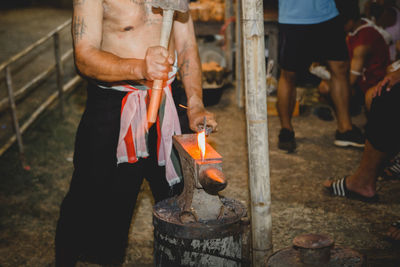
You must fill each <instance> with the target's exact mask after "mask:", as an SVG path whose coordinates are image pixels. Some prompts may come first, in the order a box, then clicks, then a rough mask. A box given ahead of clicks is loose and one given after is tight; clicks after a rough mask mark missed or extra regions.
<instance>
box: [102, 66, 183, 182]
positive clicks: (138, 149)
mask: <svg viewBox="0 0 400 267" xmlns="http://www.w3.org/2000/svg"><path fill="white" fill-rule="evenodd" d="M176 71H177V68H176V67H174V68H173V71H171V72H170V73H169V75H168V77H169V79H168V81H167V82H166V83H165V86H164V88H163V92H164V94H163V98H162V100H161V105H160V109H159V113H158V117H157V124H156V126H157V135H158V140H157V158H158V164H159V165H160V166H165V171H166V174H165V175H166V179H167V181H168V183H169V184H170V185H171V186H172V185H174V184H176V183H178V182H179V181H180V180H181V178H182V174H181V170H180V165H179V160H178V157H177V155H175V152H174V151H173V149H172V146H173V144H172V136H173V135H179V134H181V128H180V124H179V118H178V113H177V111H176V108H175V103H174V100H173V98H172V92H171V83H172V81H173V80H174V79H175V75H176ZM101 87H102V88H105V89H114V90H119V91H125V92H128V93H127V94H126V96H125V97H124V98H123V100H122V106H121V126H120V135H119V140H118V147H117V159H118V163H123V162H129V163H135V162H137V161H138V160H139V158H146V157H148V156H149V153H148V150H147V136H148V129H147V125H148V124H147V103H148V100H149V96H150V95H151V90H150V89H148V90H146V89H144V90H143V89H141V87H135V86H134V85H131V84H121V83H119V84H115V85H113V86H101ZM148 92H149V94H148Z"/></svg>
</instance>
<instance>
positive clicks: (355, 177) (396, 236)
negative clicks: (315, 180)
mask: <svg viewBox="0 0 400 267" xmlns="http://www.w3.org/2000/svg"><path fill="white" fill-rule="evenodd" d="M399 102H400V70H398V71H396V72H392V73H390V74H388V75H386V77H385V78H384V79H383V80H382V81H381V82H380V83H379V84H378V85H377V86H376V89H375V97H374V99H373V101H372V105H371V110H370V113H369V115H368V122H367V126H366V130H365V135H366V141H365V148H364V151H363V155H362V158H361V162H360V164H359V166H358V168H357V170H356V171H355V172H354V173H353V174H351V175H348V176H344V177H342V178H338V179H329V180H327V181H325V182H324V187H325V188H326V189H327V190H328V191H329V192H330V193H331V194H332V195H333V196H338V197H346V198H350V199H357V200H361V201H364V202H376V201H378V195H377V193H376V181H377V179H378V177H379V176H380V175H381V171H382V169H383V166H384V164H385V163H386V162H387V160H388V159H390V158H392V157H393V156H394V155H396V154H398V153H399V152H400V141H399V137H400V128H399V127H398V125H397V124H396V123H395V121H394V120H393V118H395V117H397V116H398V114H400V105H399ZM387 235H388V237H389V238H390V239H392V240H395V241H400V221H398V222H396V223H394V224H393V225H392V226H391V227H390V228H389V230H388V233H387Z"/></svg>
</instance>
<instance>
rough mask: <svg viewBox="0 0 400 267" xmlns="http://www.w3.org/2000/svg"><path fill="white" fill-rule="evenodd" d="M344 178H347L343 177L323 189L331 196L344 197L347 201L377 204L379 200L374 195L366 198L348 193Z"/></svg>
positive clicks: (354, 193) (352, 192)
mask: <svg viewBox="0 0 400 267" xmlns="http://www.w3.org/2000/svg"><path fill="white" fill-rule="evenodd" d="M346 178H347V176H345V177H343V178H341V179H336V180H334V181H333V182H332V184H331V186H329V187H325V188H326V189H327V190H328V191H329V193H331V195H333V196H338V197H345V198H348V199H354V200H359V201H362V202H367V203H376V202H378V200H379V198H378V195H374V196H372V197H366V196H363V195H360V194H359V193H356V192H354V191H350V190H349V189H347V187H346Z"/></svg>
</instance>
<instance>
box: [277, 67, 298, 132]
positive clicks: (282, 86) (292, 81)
mask: <svg viewBox="0 0 400 267" xmlns="http://www.w3.org/2000/svg"><path fill="white" fill-rule="evenodd" d="M295 104H296V73H295V72H292V71H286V70H281V75H280V77H279V82H278V102H277V105H276V106H277V109H278V113H279V119H280V121H281V128H286V129H289V130H291V131H293V126H292V121H291V120H292V114H293V110H294V107H295Z"/></svg>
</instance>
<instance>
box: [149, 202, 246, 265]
mask: <svg viewBox="0 0 400 267" xmlns="http://www.w3.org/2000/svg"><path fill="white" fill-rule="evenodd" d="M221 201H222V203H223V204H224V209H226V210H229V211H230V212H226V213H225V215H224V214H221V217H220V218H219V219H218V220H212V221H196V222H190V223H182V222H181V220H180V216H181V213H182V212H181V209H180V208H179V206H178V204H177V202H176V198H170V199H166V200H164V201H161V202H159V203H157V204H156V205H155V206H154V209H153V225H154V263H155V266H156V267H168V266H173V267H177V266H196V267H198V266H232V267H235V266H241V267H242V266H249V263H248V259H245V257H244V256H243V254H245V253H243V249H244V248H243V244H242V238H243V231H244V229H245V226H244V223H243V222H244V221H246V220H245V219H244V218H247V217H246V208H245V207H244V206H243V204H241V203H240V202H238V201H236V200H233V199H228V198H221ZM232 211H233V212H232Z"/></svg>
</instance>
